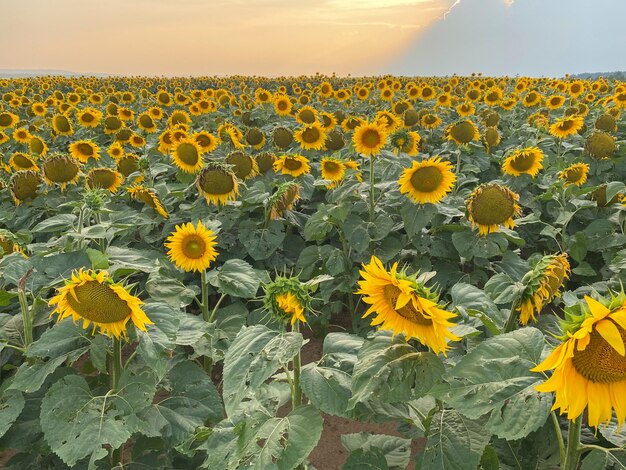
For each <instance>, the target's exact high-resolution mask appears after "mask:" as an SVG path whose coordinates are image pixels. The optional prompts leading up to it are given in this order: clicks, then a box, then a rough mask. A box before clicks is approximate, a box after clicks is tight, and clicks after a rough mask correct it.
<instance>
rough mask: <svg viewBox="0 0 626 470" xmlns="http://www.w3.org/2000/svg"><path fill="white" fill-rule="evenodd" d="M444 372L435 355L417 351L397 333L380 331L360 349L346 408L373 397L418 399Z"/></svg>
mask: <svg viewBox="0 0 626 470" xmlns="http://www.w3.org/2000/svg"><path fill="white" fill-rule="evenodd" d="M443 372H444V368H443V364H442V363H441V361H440V360H439V358H438V357H437V356H435V355H434V354H432V353H430V352H420V351H418V350H417V349H415V348H414V347H413V346H411V345H410V344H409V343H407V342H406V341H405V340H404V339H403V338H402V337H400V336H398V337H396V338H392V337H391V334H390V333H389V332H379V333H378V334H376V335H375V336H374V338H373V339H371V340H370V341H366V342H365V344H364V345H363V348H361V350H360V351H359V355H358V361H357V363H356V365H355V366H354V373H353V375H352V398H350V401H349V403H348V410H351V409H353V408H354V407H355V406H356V404H357V403H359V402H364V401H367V400H370V399H373V398H375V399H376V400H380V401H383V402H387V403H393V402H397V401H406V400H411V399H413V398H419V397H421V396H424V395H425V394H426V393H428V391H429V390H430V389H431V388H432V387H433V385H435V383H437V381H438V380H439V379H440V377H441V375H442V374H443Z"/></svg>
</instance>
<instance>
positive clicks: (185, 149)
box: [171, 138, 204, 173]
mask: <svg viewBox="0 0 626 470" xmlns="http://www.w3.org/2000/svg"><path fill="white" fill-rule="evenodd" d="M171 156H172V160H174V164H175V165H176V166H177V167H178V168H180V169H181V170H182V171H184V172H185V173H197V172H199V171H200V169H201V168H202V166H203V165H204V161H203V160H202V152H201V150H200V146H199V145H198V144H197V143H196V141H195V140H193V139H189V138H187V139H183V140H180V141H178V142H177V143H176V144H174V146H173V147H172V153H171Z"/></svg>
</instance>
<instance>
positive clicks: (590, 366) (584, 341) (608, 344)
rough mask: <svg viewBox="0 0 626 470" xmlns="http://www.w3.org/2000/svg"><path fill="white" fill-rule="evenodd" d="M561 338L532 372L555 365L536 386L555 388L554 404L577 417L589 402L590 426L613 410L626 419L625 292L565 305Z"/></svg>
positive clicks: (620, 419)
mask: <svg viewBox="0 0 626 470" xmlns="http://www.w3.org/2000/svg"><path fill="white" fill-rule="evenodd" d="M561 329H562V331H563V335H562V336H561V337H560V339H561V341H562V344H560V345H559V346H557V347H556V348H555V349H554V350H553V351H552V353H551V354H550V355H549V356H548V357H547V358H546V359H545V360H544V361H543V362H542V363H541V364H539V365H538V366H537V367H535V368H533V369H531V371H533V372H544V371H546V370H550V369H552V370H553V373H552V375H551V376H550V378H549V379H547V380H546V381H545V382H544V383H542V384H540V385H538V386H536V387H535V388H536V389H537V390H538V391H540V392H548V393H549V392H554V393H555V402H554V406H553V409H560V410H561V413H566V414H567V418H568V419H569V420H575V419H576V418H578V417H579V416H580V415H581V414H582V413H583V411H584V410H585V408H587V419H588V423H589V426H593V427H596V428H597V427H598V426H599V425H600V424H602V423H605V422H608V421H610V420H611V417H612V415H613V411H615V415H616V417H617V422H618V425H619V426H621V425H622V424H623V423H624V420H626V347H625V342H626V295H625V294H624V292H623V291H622V292H619V293H617V294H614V293H611V297H610V298H598V299H597V300H596V299H594V298H592V297H589V296H585V304H583V303H579V304H575V305H573V306H568V307H566V308H565V318H564V320H563V321H561Z"/></svg>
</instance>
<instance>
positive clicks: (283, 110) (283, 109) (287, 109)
mask: <svg viewBox="0 0 626 470" xmlns="http://www.w3.org/2000/svg"><path fill="white" fill-rule="evenodd" d="M292 107H293V105H292V103H291V100H290V99H289V97H288V96H286V95H275V96H274V112H275V113H276V114H278V115H279V116H289V114H291V109H292Z"/></svg>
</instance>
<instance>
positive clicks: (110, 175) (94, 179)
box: [87, 168, 124, 193]
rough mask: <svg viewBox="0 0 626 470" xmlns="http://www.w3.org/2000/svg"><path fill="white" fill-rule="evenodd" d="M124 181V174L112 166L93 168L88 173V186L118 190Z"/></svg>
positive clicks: (112, 190) (111, 190)
mask: <svg viewBox="0 0 626 470" xmlns="http://www.w3.org/2000/svg"><path fill="white" fill-rule="evenodd" d="M123 182H124V176H123V175H122V174H121V173H120V172H119V171H116V170H112V169H110V168H92V169H91V170H90V171H89V173H88V174H87V187H89V188H91V189H93V188H99V189H106V190H108V191H110V192H112V193H114V192H116V191H117V190H118V188H119V187H120V186H121V185H122V183H123Z"/></svg>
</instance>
